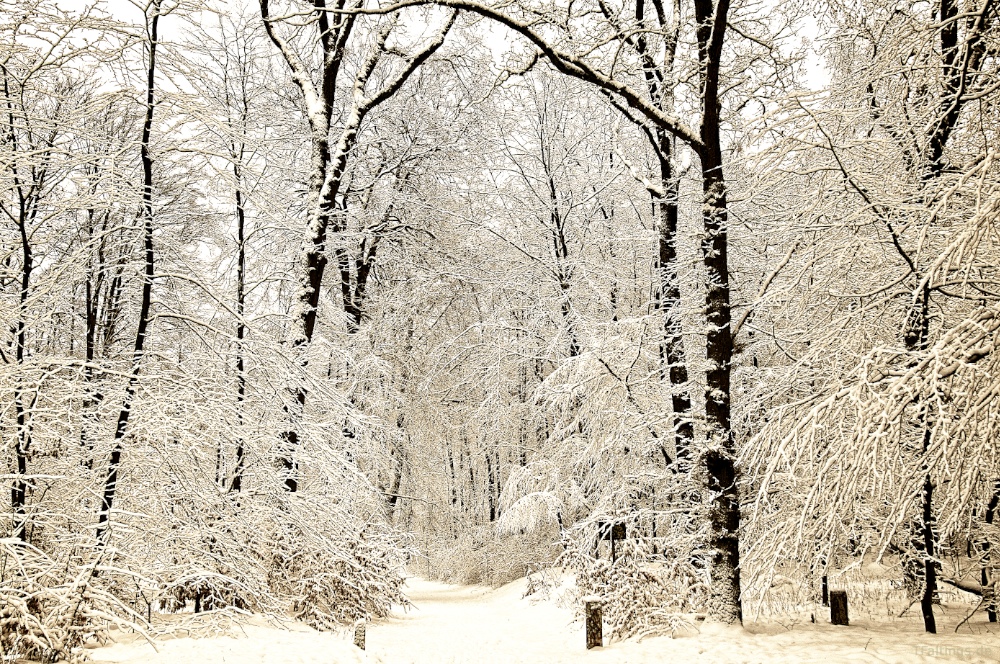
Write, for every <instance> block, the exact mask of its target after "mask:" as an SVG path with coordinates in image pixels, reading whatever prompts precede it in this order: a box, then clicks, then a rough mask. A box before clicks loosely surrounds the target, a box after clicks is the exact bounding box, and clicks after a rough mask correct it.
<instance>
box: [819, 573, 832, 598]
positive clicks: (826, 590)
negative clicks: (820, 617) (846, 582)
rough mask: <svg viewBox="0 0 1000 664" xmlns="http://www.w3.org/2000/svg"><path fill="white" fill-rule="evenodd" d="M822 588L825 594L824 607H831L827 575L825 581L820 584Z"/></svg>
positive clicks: (824, 576)
mask: <svg viewBox="0 0 1000 664" xmlns="http://www.w3.org/2000/svg"><path fill="white" fill-rule="evenodd" d="M820 586H821V588H822V590H821V592H822V594H823V606H830V586H829V585H827V583H826V574H824V575H823V580H822V582H821V583H820Z"/></svg>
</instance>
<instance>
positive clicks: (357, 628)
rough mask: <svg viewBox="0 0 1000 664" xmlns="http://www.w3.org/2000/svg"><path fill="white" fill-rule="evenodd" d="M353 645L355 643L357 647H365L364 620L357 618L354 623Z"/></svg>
mask: <svg viewBox="0 0 1000 664" xmlns="http://www.w3.org/2000/svg"><path fill="white" fill-rule="evenodd" d="M354 645H356V646H357V647H359V648H361V649H362V650H364V649H365V621H364V620H359V621H358V622H356V623H354Z"/></svg>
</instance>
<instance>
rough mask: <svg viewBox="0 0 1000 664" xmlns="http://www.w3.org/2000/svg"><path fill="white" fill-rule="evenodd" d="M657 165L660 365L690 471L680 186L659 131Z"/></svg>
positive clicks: (681, 462)
mask: <svg viewBox="0 0 1000 664" xmlns="http://www.w3.org/2000/svg"><path fill="white" fill-rule="evenodd" d="M655 135H656V139H657V143H658V144H659V145H658V150H657V154H658V157H659V162H660V185H661V187H662V188H663V197H662V198H660V199H659V201H658V204H657V207H658V208H659V217H660V229H659V233H658V236H657V244H658V250H659V251H658V255H657V270H658V272H659V277H660V301H659V306H660V315H661V316H662V317H663V345H662V354H663V363H664V371H665V373H666V377H667V378H668V380H669V381H670V392H671V396H670V400H671V407H672V410H673V417H674V446H675V456H676V461H677V465H678V467H679V469H680V470H681V471H684V470H687V469H688V468H689V467H690V456H691V443H692V441H693V440H694V422H693V421H692V419H691V397H690V395H689V394H688V385H687V382H688V371H687V362H686V357H685V355H684V338H683V336H682V334H681V315H680V302H681V289H680V276H679V275H678V271H677V219H678V206H679V193H680V192H679V186H678V185H679V182H678V180H677V178H676V177H675V176H674V173H673V165H672V164H671V159H672V154H673V139H672V137H671V136H670V135H669V134H668V133H667V132H665V131H663V130H662V129H657V130H656V132H655Z"/></svg>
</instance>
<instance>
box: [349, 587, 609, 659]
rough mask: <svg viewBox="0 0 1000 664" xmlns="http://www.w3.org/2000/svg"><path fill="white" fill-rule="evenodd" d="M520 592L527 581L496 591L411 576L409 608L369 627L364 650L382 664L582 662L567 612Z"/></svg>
mask: <svg viewBox="0 0 1000 664" xmlns="http://www.w3.org/2000/svg"><path fill="white" fill-rule="evenodd" d="M524 589H525V582H524V581H518V582H514V583H511V584H508V585H506V586H503V587H502V588H497V589H493V588H484V587H481V586H453V585H449V584H445V583H438V582H435V581H427V580H424V579H419V578H412V577H411V578H410V579H408V580H407V585H406V589H405V592H406V594H407V596H408V597H409V598H410V601H411V602H412V603H413V606H411V607H408V608H407V609H402V608H397V609H396V610H395V611H394V612H393V615H392V616H391V617H390V618H388V619H386V620H384V621H380V622H378V623H375V624H372V625H369V627H368V634H367V641H368V644H367V651H368V653H370V654H372V655H375V656H376V657H378V658H380V659H381V660H382V661H383V662H384V663H385V664H431V663H433V664H453V663H455V664H459V663H463V662H470V663H471V662H476V663H481V664H494V663H496V664H501V663H507V662H525V663H527V662H532V663H534V662H539V663H543V662H544V663H549V662H552V663H558V662H576V661H580V659H579V658H580V657H581V656H583V655H584V653H585V652H586V649H585V648H584V634H583V627H582V625H581V624H579V623H577V624H575V625H573V624H571V623H572V620H573V615H572V611H570V610H569V609H567V608H561V607H559V606H557V604H556V603H555V602H551V601H532V600H531V598H524V599H522V595H523V594H524ZM588 661H595V662H600V661H613V660H608V659H606V658H601V657H597V658H596V659H593V660H588Z"/></svg>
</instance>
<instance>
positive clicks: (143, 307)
mask: <svg viewBox="0 0 1000 664" xmlns="http://www.w3.org/2000/svg"><path fill="white" fill-rule="evenodd" d="M160 3H161V0H152V4H151V8H152V10H153V13H152V17H148V16H147V20H149V21H150V23H149V62H148V67H147V70H146V117H145V121H144V122H143V125H142V142H141V145H140V151H139V154H140V158H141V161H142V220H143V246H144V249H145V274H144V278H143V282H142V300H141V302H140V305H139V325H138V327H137V329H136V333H135V346H134V350H133V353H132V369H131V372H130V374H129V379H128V385H127V386H126V388H125V396H124V398H123V399H122V407H121V410H120V411H119V413H118V423H117V425H116V427H115V439H114V446H113V447H112V449H111V458H110V459H109V460H108V473H107V476H106V479H105V480H104V494H103V496H102V501H101V513H100V516H99V518H98V521H97V542H98V545H99V546H104V545H105V544H106V543H107V541H106V540H107V533H108V527H109V524H110V519H111V507H112V505H113V503H114V499H115V493H116V491H117V489H118V469H119V466H120V465H121V458H122V446H123V440H124V438H125V434H126V432H127V430H128V421H129V416H130V415H131V414H132V403H133V401H134V399H135V392H136V388H137V386H138V382H139V368H140V365H141V363H142V356H143V348H144V346H145V343H146V333H147V328H148V327H149V319H150V315H149V314H150V306H151V303H152V297H153V275H154V272H153V268H154V264H153V258H154V254H153V158H152V155H151V154H150V150H149V137H150V133H151V132H152V129H153V111H154V109H155V108H156V106H155V104H154V99H153V92H154V90H155V78H156V46H157V43H158V42H157V26H158V24H159V20H160Z"/></svg>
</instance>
